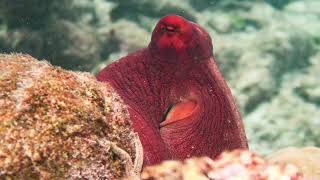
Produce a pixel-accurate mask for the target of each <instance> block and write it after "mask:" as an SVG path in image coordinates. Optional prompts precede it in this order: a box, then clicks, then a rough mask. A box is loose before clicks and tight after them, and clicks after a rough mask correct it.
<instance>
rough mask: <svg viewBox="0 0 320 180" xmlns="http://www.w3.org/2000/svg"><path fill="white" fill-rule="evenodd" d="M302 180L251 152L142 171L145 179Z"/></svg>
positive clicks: (169, 163) (294, 172)
mask: <svg viewBox="0 0 320 180" xmlns="http://www.w3.org/2000/svg"><path fill="white" fill-rule="evenodd" d="M282 178H283V179H290V180H298V179H303V176H302V174H301V173H299V172H298V169H297V168H296V167H295V166H293V165H290V164H281V165H279V164H269V163H267V162H266V161H264V160H263V159H262V158H260V157H258V156H256V155H255V154H254V153H252V152H250V151H243V150H236V151H232V152H225V153H223V154H221V155H220V156H219V157H218V158H217V159H215V160H212V159H210V158H206V157H203V158H191V159H187V160H185V161H183V162H181V161H165V162H163V163H162V164H160V165H156V166H150V167H147V168H145V169H144V170H143V172H142V174H141V179H144V180H158V179H159V180H160V179H172V180H182V179H184V180H192V179H199V180H207V179H221V180H227V179H243V180H251V179H252V180H253V179H261V180H263V179H282Z"/></svg>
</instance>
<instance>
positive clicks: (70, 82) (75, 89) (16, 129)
mask: <svg viewBox="0 0 320 180" xmlns="http://www.w3.org/2000/svg"><path fill="white" fill-rule="evenodd" d="M0 69H1V71H0V179H2V178H13V179H65V178H67V179H118V178H121V177H124V176H128V175H129V176H134V175H135V174H137V173H138V172H139V171H140V168H141V165H142V148H141V145H140V141H139V139H138V136H137V134H136V133H134V132H133V130H132V128H131V123H130V120H129V115H128V112H127V109H126V106H125V105H124V104H123V102H122V100H121V99H120V97H119V96H118V95H117V94H116V93H115V92H114V90H113V89H112V88H111V87H110V86H109V85H108V84H102V83H99V82H97V81H95V79H94V77H93V76H92V75H90V74H87V73H77V72H71V71H65V70H63V69H61V68H57V67H53V66H51V65H50V64H48V63H47V62H45V61H37V60H35V59H33V58H32V57H31V56H27V55H20V54H14V55H4V54H0Z"/></svg>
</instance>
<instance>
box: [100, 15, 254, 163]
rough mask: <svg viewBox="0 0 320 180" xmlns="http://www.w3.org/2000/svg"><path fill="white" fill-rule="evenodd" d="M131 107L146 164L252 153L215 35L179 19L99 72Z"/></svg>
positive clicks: (170, 19)
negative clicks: (236, 151)
mask: <svg viewBox="0 0 320 180" xmlns="http://www.w3.org/2000/svg"><path fill="white" fill-rule="evenodd" d="M97 79H98V80H100V81H106V82H109V83H111V85H112V86H113V87H114V88H115V89H116V90H117V92H118V93H119V94H120V96H121V97H122V98H123V100H124V102H125V103H126V104H127V105H128V108H129V113H130V117H131V119H132V122H133V127H134V129H135V131H137V132H138V134H139V137H140V140H141V142H142V145H143V150H144V165H151V164H157V163H159V162H161V161H163V160H166V159H185V158H188V157H191V156H209V157H213V158H214V157H216V156H217V155H219V154H220V153H221V152H222V151H224V150H232V149H237V148H243V149H245V148H247V147H248V145H247V139H246V136H245V133H244V128H243V124H242V120H241V117H240V114H239V112H238V109H237V107H236V104H235V101H234V99H233V97H232V95H231V91H230V89H229V88H228V86H227V84H226V82H225V80H224V78H223V76H222V74H221V73H220V71H219V69H218V67H217V65H216V63H215V60H214V57H213V54H212V42H211V38H210V36H209V34H208V33H207V32H206V31H205V30H204V29H202V28H201V27H200V26H199V25H197V24H195V23H193V22H190V21H187V20H186V19H184V18H182V17H180V16H177V15H168V16H165V17H163V18H162V19H161V20H160V21H159V22H158V24H157V25H156V27H155V29H154V30H153V33H152V37H151V42H150V44H149V45H148V47H147V48H145V49H142V50H138V51H136V52H133V53H131V54H129V55H127V56H126V57H123V58H121V59H120V60H118V61H116V62H114V63H112V64H110V65H109V66H107V67H105V68H104V69H103V70H101V71H100V72H99V74H98V75H97Z"/></svg>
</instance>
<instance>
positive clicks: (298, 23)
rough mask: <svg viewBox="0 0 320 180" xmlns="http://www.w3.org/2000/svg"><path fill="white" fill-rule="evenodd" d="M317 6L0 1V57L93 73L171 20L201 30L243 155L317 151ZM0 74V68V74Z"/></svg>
mask: <svg viewBox="0 0 320 180" xmlns="http://www.w3.org/2000/svg"><path fill="white" fill-rule="evenodd" d="M319 7H320V1H319V0H304V1H302V0H264V1H263V0H177V1H170V0H131V1H120V0H119V1H117V0H54V1H52V0H28V1H25V0H0V53H11V52H21V53H28V54H30V55H32V56H34V57H35V58H38V59H46V60H48V61H49V62H51V63H52V64H54V65H58V66H61V67H63V68H65V69H70V70H77V71H89V72H92V73H96V72H98V71H99V70H100V69H101V68H103V67H104V66H105V65H107V64H108V63H110V62H111V61H113V60H117V59H118V58H120V57H122V56H125V55H126V54H127V53H129V52H133V51H135V50H137V49H140V48H144V47H146V46H147V45H148V43H149V40H150V35H151V31H152V29H153V27H154V26H155V24H156V22H157V21H158V20H159V19H160V18H161V17H162V16H164V15H166V14H171V13H173V14H178V15H182V16H184V17H185V18H187V19H189V20H192V21H194V22H196V23H198V24H200V25H201V26H202V27H204V28H205V29H206V30H207V31H208V32H209V34H210V35H211V37H212V39H213V50H214V55H215V58H216V61H217V63H218V65H219V67H220V69H221V70H222V73H223V74H224V77H225V79H226V81H227V82H228V84H229V86H230V88H231V89H232V92H233V96H234V97H235V98H236V100H237V103H238V105H239V108H240V111H241V114H242V117H243V121H244V124H245V129H246V134H247V136H248V140H249V146H250V149H251V150H254V151H257V152H258V153H259V154H262V155H263V154H269V153H271V152H273V151H275V150H278V149H280V148H282V147H287V146H309V145H312V146H320V138H319V137H320V131H319V129H320V8H319ZM0 71H1V69H0Z"/></svg>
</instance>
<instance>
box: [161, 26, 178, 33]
mask: <svg viewBox="0 0 320 180" xmlns="http://www.w3.org/2000/svg"><path fill="white" fill-rule="evenodd" d="M161 30H162V31H163V32H171V33H174V32H177V31H178V28H177V27H175V26H172V25H163V26H162V27H161Z"/></svg>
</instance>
